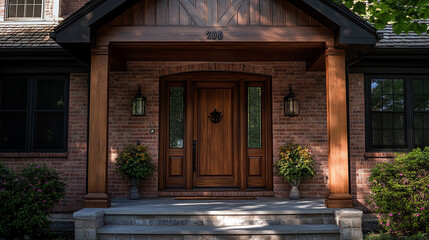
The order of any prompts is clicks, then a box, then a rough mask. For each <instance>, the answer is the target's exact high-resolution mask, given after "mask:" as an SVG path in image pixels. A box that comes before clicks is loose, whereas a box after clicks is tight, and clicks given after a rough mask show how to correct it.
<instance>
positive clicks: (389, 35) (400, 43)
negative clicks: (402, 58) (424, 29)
mask: <svg viewBox="0 0 429 240" xmlns="http://www.w3.org/2000/svg"><path fill="white" fill-rule="evenodd" d="M427 23H429V21H427ZM377 33H381V34H383V38H382V39H381V40H380V41H378V43H377V45H376V47H377V48H429V35H428V34H427V33H422V34H420V35H418V34H417V33H414V32H409V33H401V34H396V33H394V32H393V28H392V26H391V25H389V26H387V27H386V28H385V29H383V30H378V31H377Z"/></svg>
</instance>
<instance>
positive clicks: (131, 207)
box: [104, 198, 335, 215]
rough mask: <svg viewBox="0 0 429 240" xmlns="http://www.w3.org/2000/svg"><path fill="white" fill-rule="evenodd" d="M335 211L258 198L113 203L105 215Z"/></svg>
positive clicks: (320, 204)
mask: <svg viewBox="0 0 429 240" xmlns="http://www.w3.org/2000/svg"><path fill="white" fill-rule="evenodd" d="M334 210H335V209H328V208H326V207H325V200H324V199H319V198H303V199H298V200H291V199H287V198H257V199H256V200H174V198H157V199H141V200H129V199H125V198H115V199H112V207H111V208H107V209H105V210H104V211H105V214H115V215H138V214H155V215H183V214H187V215H189V214H192V215H198V214H204V215H216V214H228V215H235V214H239V215H243V214H331V213H333V212H334Z"/></svg>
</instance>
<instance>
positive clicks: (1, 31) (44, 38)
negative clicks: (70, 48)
mask: <svg viewBox="0 0 429 240" xmlns="http://www.w3.org/2000/svg"><path fill="white" fill-rule="evenodd" d="M57 25H58V24H57V23H52V24H0V48H59V47H60V46H58V44H57V43H56V42H55V41H54V40H52V39H51V38H50V36H49V34H50V32H52V31H53V30H54V28H55V27H56V26H57Z"/></svg>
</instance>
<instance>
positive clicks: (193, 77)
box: [158, 71, 273, 191]
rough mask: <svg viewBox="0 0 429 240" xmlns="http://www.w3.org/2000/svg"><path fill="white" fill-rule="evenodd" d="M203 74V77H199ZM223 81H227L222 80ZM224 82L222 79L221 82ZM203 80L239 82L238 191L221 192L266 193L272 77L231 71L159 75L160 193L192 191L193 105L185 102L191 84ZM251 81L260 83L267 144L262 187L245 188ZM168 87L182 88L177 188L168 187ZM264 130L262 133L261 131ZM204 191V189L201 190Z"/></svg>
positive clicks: (269, 186) (270, 179)
mask: <svg viewBox="0 0 429 240" xmlns="http://www.w3.org/2000/svg"><path fill="white" fill-rule="evenodd" d="M202 74H203V75H204V78H202V77H201V75H202ZM225 78H226V79H227V80H225ZM222 79H223V80H222ZM196 81H198V82H204V81H210V82H213V81H219V82H221V81H223V82H225V81H237V82H240V89H239V92H240V96H239V98H240V101H239V102H240V103H239V105H240V111H239V112H240V116H239V118H240V123H243V122H244V123H245V124H240V126H241V127H240V132H241V134H240V150H239V158H240V159H239V176H238V177H239V189H234V190H221V191H266V190H272V189H273V167H272V165H273V133H272V97H271V96H272V95H271V92H272V91H271V82H272V80H271V76H267V75H259V74H253V73H242V72H230V71H198V72H184V73H178V74H172V75H166V76H162V77H160V79H159V84H160V85H159V86H160V88H159V91H160V94H159V96H160V99H159V109H160V111H159V121H160V124H159V126H160V127H159V161H158V163H159V176H158V177H159V182H158V183H159V184H158V185H159V186H158V187H159V191H183V190H186V191H194V190H193V189H192V188H193V184H192V176H193V170H192V154H187V153H191V152H192V140H193V130H192V127H191V126H192V123H193V113H194V109H193V102H192V101H188V100H187V99H191V98H192V94H193V93H192V91H193V88H194V86H193V85H194V84H193V83H194V82H196ZM251 82H260V83H263V89H264V92H263V94H264V96H265V97H264V98H263V103H262V104H263V111H265V113H263V116H262V117H263V121H265V128H263V130H262V138H263V140H264V141H265V143H266V146H265V149H264V151H265V152H264V153H265V156H266V161H265V165H266V166H265V187H263V188H250V189H249V188H247V187H246V186H247V169H248V167H247V163H246V162H247V144H242V143H243V142H244V143H247V134H245V133H247V120H246V119H247V100H246V97H247V92H246V89H247V84H248V83H251ZM171 84H174V85H176V84H179V85H182V86H184V88H185V94H184V96H185V106H184V111H185V130H184V143H185V145H184V148H183V151H184V157H183V160H184V164H183V166H184V167H183V170H184V173H185V176H184V182H185V185H184V186H182V187H180V188H179V187H178V188H167V187H166V186H167V182H166V181H167V174H168V173H167V172H166V170H167V159H166V157H167V154H166V153H167V152H166V151H167V150H168V139H169V138H168V136H167V133H168V119H167V117H168V115H167V112H168V103H167V102H166V97H167V94H168V92H167V87H168V86H169V85H171ZM264 129H265V131H264ZM204 191H206V190H204ZM207 191H220V190H207Z"/></svg>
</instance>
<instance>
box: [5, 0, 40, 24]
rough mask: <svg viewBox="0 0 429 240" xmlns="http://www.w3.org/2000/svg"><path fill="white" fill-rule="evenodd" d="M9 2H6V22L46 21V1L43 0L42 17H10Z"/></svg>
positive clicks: (7, 0)
mask: <svg viewBox="0 0 429 240" xmlns="http://www.w3.org/2000/svg"><path fill="white" fill-rule="evenodd" d="M9 2H10V0H6V1H5V10H4V12H5V18H4V19H5V20H6V21H7V20H10V21H44V20H45V7H46V2H45V0H42V9H41V13H40V17H10V16H9Z"/></svg>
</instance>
